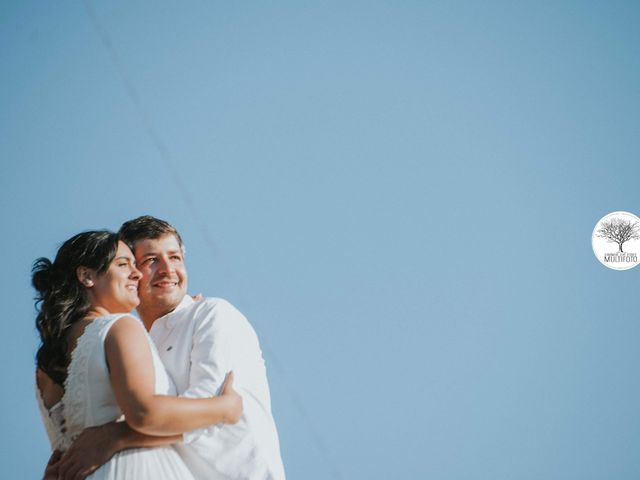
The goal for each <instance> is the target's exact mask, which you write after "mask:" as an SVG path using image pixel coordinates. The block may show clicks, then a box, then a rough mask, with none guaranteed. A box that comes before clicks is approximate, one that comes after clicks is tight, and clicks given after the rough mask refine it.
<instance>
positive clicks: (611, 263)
mask: <svg viewBox="0 0 640 480" xmlns="http://www.w3.org/2000/svg"><path fill="white" fill-rule="evenodd" d="M591 245H592V246H593V253H595V255H596V258H597V259H598V260H600V263H602V264H603V265H604V266H605V267H608V268H612V269H613V270H628V269H630V268H633V267H635V266H636V265H638V263H639V262H638V258H639V257H640V218H638V217H636V216H635V215H634V214H632V213H629V212H613V213H610V214H608V215H605V216H604V217H602V218H601V219H600V221H599V222H598V223H597V224H596V227H595V228H594V229H593V234H592V235H591Z"/></svg>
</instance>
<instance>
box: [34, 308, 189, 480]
mask: <svg viewBox="0 0 640 480" xmlns="http://www.w3.org/2000/svg"><path fill="white" fill-rule="evenodd" d="M123 316H125V314H115V315H106V316H104V317H98V318H96V319H95V320H93V321H92V322H91V323H90V324H89V325H87V327H86V328H85V330H84V333H83V334H82V335H81V336H80V337H79V338H78V342H77V344H76V348H75V349H74V351H73V353H72V356H71V363H70V364H69V367H68V369H67V379H66V381H65V385H64V386H65V393H64V396H63V397H62V400H61V401H60V402H58V403H57V404H56V405H54V406H53V407H51V408H49V409H47V408H46V407H45V406H44V403H43V401H42V397H41V395H40V391H39V390H38V388H37V387H36V392H37V398H38V405H39V407H40V413H41V415H42V420H43V422H44V424H45V428H46V430H47V435H48V436H49V441H50V443H51V448H52V449H58V450H62V451H64V450H66V449H67V448H69V446H70V445H71V443H72V442H73V440H74V439H75V438H76V437H77V436H78V435H80V433H81V432H82V430H84V429H85V428H87V427H94V426H97V425H102V424H105V423H109V422H112V421H114V420H117V419H119V418H120V417H122V412H121V410H120V408H119V407H118V404H117V403H116V399H115V396H114V394H113V390H112V388H111V382H110V379H109V371H108V369H107V362H106V357H105V350H104V341H105V338H106V337H107V333H108V332H109V329H110V328H111V326H113V324H114V323H115V322H117V321H118V319H120V318H122V317H123ZM147 341H148V342H149V346H150V347H151V352H152V355H153V367H154V371H155V380H156V383H155V391H156V393H158V394H163V395H175V387H174V386H173V383H172V382H171V380H170V379H169V377H168V375H167V372H166V371H165V369H164V366H163V365H162V362H161V361H160V357H159V356H158V352H157V351H156V348H155V346H154V344H153V342H152V341H151V339H150V338H149V337H148V336H147ZM88 478H91V479H92V480H120V479H140V480H142V479H150V480H151V479H153V480H162V479H167V480H168V479H178V480H193V476H192V475H191V472H190V471H189V469H188V468H187V467H186V465H185V464H184V462H183V461H182V459H181V458H180V456H179V455H178V453H177V452H176V451H175V450H174V449H173V448H172V447H169V446H168V447H159V448H134V449H130V450H123V451H121V452H119V453H117V454H116V455H114V456H113V457H112V458H111V460H109V461H108V462H107V463H105V464H104V465H103V466H102V467H100V468H99V469H98V470H96V471H95V472H94V473H93V474H92V475H90V476H89V477H88Z"/></svg>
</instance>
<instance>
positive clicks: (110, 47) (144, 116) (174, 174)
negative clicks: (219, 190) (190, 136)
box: [83, 0, 344, 480]
mask: <svg viewBox="0 0 640 480" xmlns="http://www.w3.org/2000/svg"><path fill="white" fill-rule="evenodd" d="M83 3H84V6H85V11H86V12H87V15H88V17H89V20H90V21H91V24H92V25H93V27H94V29H95V31H96V33H97V34H98V37H99V38H100V40H101V41H102V44H103V45H104V47H105V49H106V50H107V53H108V55H109V58H110V60H111V63H112V65H113V66H114V67H115V69H116V71H117V72H118V75H119V76H120V78H121V80H122V81H123V83H124V87H125V90H126V92H127V96H128V97H129V99H130V100H131V102H132V104H133V105H134V107H135V110H136V111H137V113H138V115H139V116H140V119H141V121H142V125H143V127H144V130H145V132H146V134H147V135H148V137H149V139H150V140H151V143H152V144H153V146H154V147H155V149H156V150H157V151H158V154H159V156H160V159H161V160H162V164H163V165H164V167H165V168H166V169H167V172H168V174H169V177H170V178H171V180H172V181H173V182H174V183H175V186H176V188H177V189H178V192H179V194H180V197H181V198H182V200H183V202H184V203H185V205H186V207H187V210H189V212H190V215H191V216H192V218H193V220H194V222H195V224H196V225H197V226H198V230H199V231H200V234H201V235H202V237H203V239H204V241H205V244H206V246H207V248H208V249H209V253H210V254H211V255H212V256H213V257H214V259H217V263H218V264H220V263H222V265H221V266H222V267H223V269H224V273H225V274H226V277H227V278H229V279H231V278H233V276H232V274H231V269H230V268H228V266H227V265H226V263H225V262H224V260H223V259H222V256H221V255H220V249H219V248H218V247H217V245H216V243H215V241H214V240H213V238H212V236H211V235H210V233H209V230H208V228H207V226H206V222H204V221H203V220H202V218H201V216H200V213H199V210H198V209H197V207H196V204H195V202H194V200H193V197H192V196H191V193H190V192H189V189H188V188H187V187H186V185H185V184H184V182H183V180H182V177H181V176H180V172H179V170H178V169H177V168H175V166H174V164H173V162H172V159H171V155H170V154H169V151H168V149H167V147H166V146H165V144H164V142H163V141H162V137H161V136H160V135H159V134H158V132H157V131H156V129H155V128H154V126H153V122H152V121H151V118H150V116H149V114H148V113H147V111H146V109H145V108H144V105H143V102H142V100H141V96H140V94H139V93H138V89H137V88H136V85H135V83H134V82H133V80H132V79H131V76H130V75H129V74H128V72H127V69H126V68H125V66H124V63H123V62H122V60H121V59H120V55H118V52H117V50H116V48H115V46H114V44H113V42H112V41H111V37H110V35H109V33H108V31H107V29H106V28H105V26H104V24H103V23H102V21H101V20H100V18H99V16H98V14H97V12H96V11H95V9H94V8H93V5H92V4H91V2H90V1H89V0H84V1H83ZM261 343H262V348H263V350H264V351H265V353H267V355H268V356H269V357H270V358H271V362H272V364H273V366H274V367H275V370H276V371H277V372H278V374H279V376H280V378H281V379H282V382H283V384H284V385H285V388H286V390H287V393H288V394H289V396H290V398H291V400H292V402H293V405H294V406H295V408H296V410H297V411H298V414H299V415H300V416H301V417H302V418H303V420H304V421H305V424H306V428H307V430H308V431H309V433H310V436H311V439H312V441H313V444H314V445H315V447H316V449H317V450H318V452H319V453H320V455H321V456H322V459H323V461H324V462H325V464H326V466H327V469H328V470H329V472H330V473H331V475H332V477H333V478H335V479H337V480H342V479H343V478H344V477H343V475H342V474H341V473H340V470H339V469H338V467H337V465H336V464H335V463H334V462H333V460H332V459H331V455H330V453H329V448H328V447H327V445H326V442H325V441H324V439H323V438H322V435H321V434H320V432H319V431H318V429H317V428H316V427H315V425H314V423H313V421H312V420H311V415H310V414H309V413H308V412H307V409H306V407H305V405H304V402H303V401H302V399H301V398H300V396H299V395H297V393H296V391H295V389H293V388H291V387H290V386H289V385H288V382H287V379H286V377H285V374H284V368H283V367H282V364H281V363H280V362H279V361H278V359H277V357H276V355H275V354H274V353H273V350H271V349H270V348H268V345H267V342H265V341H264V339H263V340H262V341H261Z"/></svg>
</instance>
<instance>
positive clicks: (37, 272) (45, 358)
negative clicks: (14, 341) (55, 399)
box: [31, 230, 118, 386]
mask: <svg viewBox="0 0 640 480" xmlns="http://www.w3.org/2000/svg"><path fill="white" fill-rule="evenodd" d="M117 249H118V234H116V233H113V232H109V231H107V230H98V231H91V232H83V233H79V234H77V235H75V236H73V237H71V238H70V239H69V240H67V241H66V242H64V243H63V244H62V246H61V247H60V249H59V250H58V253H57V254H56V258H55V260H54V261H53V263H51V261H50V260H49V259H48V258H44V257H42V258H39V259H37V260H36V261H35V262H34V264H33V269H32V276H31V283H32V285H33V287H34V288H35V289H36V291H37V295H36V309H37V311H38V316H37V317H36V328H37V329H38V332H39V333H40V340H41V341H42V344H41V345H40V348H39V349H38V353H37V354H36V362H37V365H38V368H40V369H41V370H42V371H44V372H45V373H46V374H47V375H48V376H49V377H50V378H51V379H52V380H53V381H54V382H56V383H57V384H58V385H61V386H64V381H65V378H66V377H67V365H68V363H69V362H68V360H67V358H68V356H67V338H66V337H67V332H68V331H69V328H70V327H71V325H73V324H74V323H75V322H76V321H78V320H80V319H82V318H83V317H84V316H85V315H86V314H87V313H88V312H89V308H90V306H91V305H90V303H89V296H88V293H87V289H86V287H84V286H83V285H82V284H81V283H80V281H79V280H78V277H77V275H76V270H77V269H78V267H87V268H91V269H93V270H95V271H96V272H97V273H98V275H101V274H103V273H104V272H106V271H107V269H108V268H109V265H110V264H111V262H112V261H113V259H114V257H115V254H116V251H117Z"/></svg>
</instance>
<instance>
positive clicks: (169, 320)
mask: <svg viewBox="0 0 640 480" xmlns="http://www.w3.org/2000/svg"><path fill="white" fill-rule="evenodd" d="M194 303H195V300H194V299H193V298H191V295H189V294H187V295H185V296H184V297H183V298H182V300H181V301H180V303H179V304H178V306H177V307H176V308H174V309H173V310H172V311H170V312H169V313H167V314H166V315H164V316H162V317H160V318H158V319H157V320H156V321H155V322H154V325H155V324H156V323H158V324H159V325H161V324H164V325H165V326H166V327H167V328H173V327H175V326H176V324H177V323H178V322H179V321H180V318H182V316H181V315H177V313H178V312H179V311H180V310H183V309H185V308H187V307H189V306H190V305H193V304H194Z"/></svg>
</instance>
